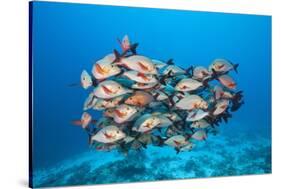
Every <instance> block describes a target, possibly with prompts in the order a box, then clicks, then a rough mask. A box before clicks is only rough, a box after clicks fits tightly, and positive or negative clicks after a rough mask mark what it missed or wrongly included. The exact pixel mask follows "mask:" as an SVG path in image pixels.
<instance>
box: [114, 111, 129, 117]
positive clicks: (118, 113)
mask: <svg viewBox="0 0 281 189" xmlns="http://www.w3.org/2000/svg"><path fill="white" fill-rule="evenodd" d="M114 113H115V114H116V115H117V116H118V117H120V118H124V117H125V116H126V115H127V113H126V112H124V113H123V112H121V111H120V110H114Z"/></svg>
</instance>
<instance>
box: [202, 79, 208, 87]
mask: <svg viewBox="0 0 281 189" xmlns="http://www.w3.org/2000/svg"><path fill="white" fill-rule="evenodd" d="M202 84H203V86H204V87H206V88H209V87H210V85H209V80H208V79H205V80H203V82H202Z"/></svg>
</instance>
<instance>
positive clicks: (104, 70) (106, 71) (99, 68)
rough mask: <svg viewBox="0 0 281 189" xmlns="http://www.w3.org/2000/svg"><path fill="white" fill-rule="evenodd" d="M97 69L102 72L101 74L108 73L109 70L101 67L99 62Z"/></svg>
mask: <svg viewBox="0 0 281 189" xmlns="http://www.w3.org/2000/svg"><path fill="white" fill-rule="evenodd" d="M95 68H96V71H97V72H98V73H99V74H101V75H105V74H108V70H106V69H104V68H103V67H101V66H100V65H99V64H96V65H95Z"/></svg>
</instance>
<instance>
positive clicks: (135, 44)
mask: <svg viewBox="0 0 281 189" xmlns="http://www.w3.org/2000/svg"><path fill="white" fill-rule="evenodd" d="M138 46H139V44H138V43H134V44H132V45H131V46H130V51H131V52H132V54H133V55H136V54H137V47H138Z"/></svg>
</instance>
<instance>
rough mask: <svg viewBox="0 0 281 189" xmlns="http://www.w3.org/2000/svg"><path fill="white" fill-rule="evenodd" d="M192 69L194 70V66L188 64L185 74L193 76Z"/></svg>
mask: <svg viewBox="0 0 281 189" xmlns="http://www.w3.org/2000/svg"><path fill="white" fill-rule="evenodd" d="M193 70H194V67H193V66H189V67H188V68H187V69H186V70H185V72H186V74H188V75H189V76H193Z"/></svg>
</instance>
